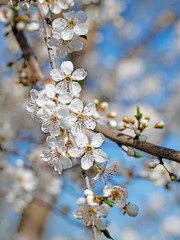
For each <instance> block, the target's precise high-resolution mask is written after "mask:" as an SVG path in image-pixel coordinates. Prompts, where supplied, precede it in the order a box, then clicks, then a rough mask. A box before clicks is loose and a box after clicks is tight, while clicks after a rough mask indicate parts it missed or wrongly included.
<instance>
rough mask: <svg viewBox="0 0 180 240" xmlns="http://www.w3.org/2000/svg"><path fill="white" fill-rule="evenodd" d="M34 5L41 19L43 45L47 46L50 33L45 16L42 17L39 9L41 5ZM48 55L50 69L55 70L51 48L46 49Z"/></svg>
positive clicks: (37, 3) (41, 11)
mask: <svg viewBox="0 0 180 240" xmlns="http://www.w3.org/2000/svg"><path fill="white" fill-rule="evenodd" d="M36 5H37V7H38V10H39V14H40V16H41V19H42V21H43V28H44V40H45V43H46V44H47V41H48V39H49V38H50V37H51V32H50V29H49V27H48V24H47V22H46V20H45V15H44V12H43V10H42V8H41V4H40V3H39V2H38V1H36ZM48 54H49V61H50V64H51V67H52V69H54V68H56V63H55V59H54V54H53V49H52V48H49V47H48Z"/></svg>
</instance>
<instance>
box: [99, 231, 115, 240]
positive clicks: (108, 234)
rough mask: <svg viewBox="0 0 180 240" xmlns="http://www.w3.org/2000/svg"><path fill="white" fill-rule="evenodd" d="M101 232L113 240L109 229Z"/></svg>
mask: <svg viewBox="0 0 180 240" xmlns="http://www.w3.org/2000/svg"><path fill="white" fill-rule="evenodd" d="M101 232H102V233H103V234H104V236H105V237H107V238H109V239H113V238H112V237H111V235H110V233H109V231H108V230H107V229H105V230H101Z"/></svg>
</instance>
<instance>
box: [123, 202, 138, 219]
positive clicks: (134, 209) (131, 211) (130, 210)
mask: <svg viewBox="0 0 180 240" xmlns="http://www.w3.org/2000/svg"><path fill="white" fill-rule="evenodd" d="M125 211H126V213H127V214H128V215H129V216H130V217H136V216H137V215H138V212H139V207H138V206H137V205H136V204H128V205H126V207H125Z"/></svg>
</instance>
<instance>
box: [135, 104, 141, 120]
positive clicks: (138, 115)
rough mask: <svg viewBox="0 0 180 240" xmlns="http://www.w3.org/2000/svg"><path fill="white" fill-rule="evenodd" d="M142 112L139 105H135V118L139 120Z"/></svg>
mask: <svg viewBox="0 0 180 240" xmlns="http://www.w3.org/2000/svg"><path fill="white" fill-rule="evenodd" d="M142 116H143V115H142V113H141V112H140V109H139V106H137V114H136V115H135V118H136V119H137V120H138V121H140V120H141V118H142Z"/></svg>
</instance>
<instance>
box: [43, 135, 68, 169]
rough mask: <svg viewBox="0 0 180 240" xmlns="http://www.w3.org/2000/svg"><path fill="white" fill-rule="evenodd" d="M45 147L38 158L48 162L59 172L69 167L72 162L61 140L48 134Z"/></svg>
mask: <svg viewBox="0 0 180 240" xmlns="http://www.w3.org/2000/svg"><path fill="white" fill-rule="evenodd" d="M46 143H47V147H46V148H45V150H44V151H43V152H42V154H41V155H40V158H41V159H42V160H43V161H45V162H48V163H49V164H50V165H51V166H52V167H53V168H54V170H55V171H57V172H58V173H59V174H61V173H62V170H63V169H67V168H71V167H72V162H71V160H70V159H69V157H68V155H67V154H66V148H65V144H64V141H63V140H58V141H57V139H56V138H55V137H52V136H48V137H47V139H46Z"/></svg>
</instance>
